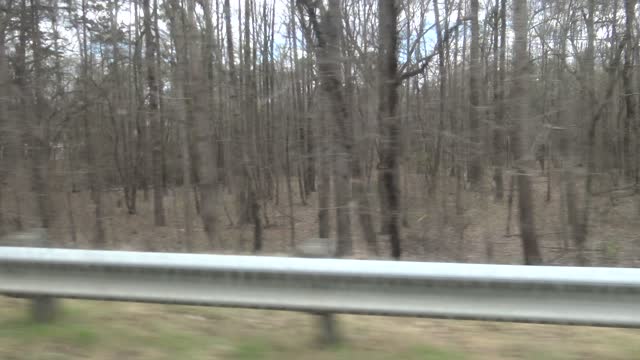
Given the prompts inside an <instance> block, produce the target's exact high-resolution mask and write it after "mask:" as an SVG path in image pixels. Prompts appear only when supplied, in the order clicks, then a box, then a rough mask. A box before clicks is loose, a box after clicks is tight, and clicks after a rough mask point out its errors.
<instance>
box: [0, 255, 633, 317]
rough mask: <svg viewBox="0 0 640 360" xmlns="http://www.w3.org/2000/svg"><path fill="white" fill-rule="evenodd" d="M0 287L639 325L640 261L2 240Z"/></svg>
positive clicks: (85, 295) (120, 297) (83, 295)
mask: <svg viewBox="0 0 640 360" xmlns="http://www.w3.org/2000/svg"><path fill="white" fill-rule="evenodd" d="M0 294H7V295H20V296H30V297H37V296H53V297H60V298H78V299H99V300H115V301H137V302H151V303H166V304H188V305H209V306H228V307H239V308H265V309H281V310H290V311H308V312H320V313H350V314H371V315H393V316H416V317H433V318H452V319H474V320H491V321H510V322H534V323H554V324H575V325H592V326H612V327H640V269H628V268H595V267H592V268H576V267H554V266H518V265H483V264H454V263H428V262H404V261H403V262H398V261H377V260H342V259H309V258H287V257H267V256H231V255H202V254H176V253H145V252H127V251H93V250H70V249H51V248H46V249H45V248H20V247H2V248H0Z"/></svg>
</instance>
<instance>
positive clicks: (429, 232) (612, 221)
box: [2, 171, 640, 267]
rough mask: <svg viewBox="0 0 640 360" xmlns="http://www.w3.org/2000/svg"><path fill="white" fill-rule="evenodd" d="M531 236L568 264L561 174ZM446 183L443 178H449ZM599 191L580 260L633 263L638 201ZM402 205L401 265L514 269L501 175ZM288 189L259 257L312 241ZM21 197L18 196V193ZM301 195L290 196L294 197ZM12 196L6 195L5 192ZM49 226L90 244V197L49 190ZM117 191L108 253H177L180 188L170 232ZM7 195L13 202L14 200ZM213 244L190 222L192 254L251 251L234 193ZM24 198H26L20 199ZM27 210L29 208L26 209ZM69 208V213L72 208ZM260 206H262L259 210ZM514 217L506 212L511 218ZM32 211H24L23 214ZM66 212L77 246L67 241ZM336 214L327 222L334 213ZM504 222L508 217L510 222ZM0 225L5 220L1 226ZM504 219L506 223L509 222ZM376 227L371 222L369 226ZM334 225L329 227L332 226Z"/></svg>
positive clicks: (408, 197)
mask: <svg viewBox="0 0 640 360" xmlns="http://www.w3.org/2000/svg"><path fill="white" fill-rule="evenodd" d="M531 173H532V174H533V176H532V183H533V190H534V196H533V200H534V208H535V212H534V213H535V222H536V230H537V234H538V238H539V242H540V247H541V251H542V255H543V259H544V263H545V264H546V265H572V264H575V259H576V256H577V254H576V251H575V247H574V246H573V241H572V235H571V229H570V227H569V226H568V225H567V220H566V218H567V215H566V211H565V210H564V209H565V208H566V200H565V196H564V193H565V191H563V190H562V189H563V185H562V182H561V181H560V173H552V181H551V187H550V190H551V191H550V197H549V200H548V201H547V178H546V177H545V176H542V174H541V173H539V172H536V171H532V172H531ZM449 180H450V181H449ZM485 183H486V184H490V183H491V181H490V179H487V180H486V181H485ZM576 183H577V186H576V187H577V193H578V201H577V205H578V208H581V207H582V204H583V202H582V199H581V196H580V195H581V193H582V189H583V188H584V181H583V178H581V177H579V176H576ZM601 188H602V189H605V190H604V191H601V190H599V189H596V192H600V194H598V195H596V196H594V197H592V201H591V212H590V217H589V228H588V236H587V243H586V246H585V248H586V255H587V257H588V259H589V260H590V265H593V266H627V267H637V266H640V195H638V194H634V193H633V189H631V190H629V188H628V187H627V188H626V189H627V190H619V191H611V190H610V189H611V188H612V186H611V185H610V184H604V185H603V186H601ZM403 189H406V191H404V195H403V204H404V206H405V209H404V210H405V211H404V214H405V215H404V218H405V220H406V221H404V223H405V225H406V226H403V228H402V230H401V231H402V238H403V241H402V248H403V260H420V261H425V260H426V261H445V262H448V261H454V262H476V263H501V264H521V263H522V258H523V256H522V253H521V244H520V236H519V229H518V213H517V196H515V195H514V201H513V205H512V210H511V211H509V205H508V200H507V199H508V194H509V177H508V176H505V197H504V199H503V200H502V201H500V202H496V201H494V199H493V189H490V188H488V185H487V186H486V187H485V188H484V189H483V190H481V191H468V190H465V191H462V192H461V194H462V196H461V197H460V199H461V200H460V202H459V204H460V206H459V208H460V209H462V211H459V212H457V211H456V205H455V203H456V196H455V180H454V179H453V178H451V179H446V180H445V181H443V184H441V185H440V188H439V190H438V191H436V194H435V195H432V196H429V195H428V194H427V193H426V190H425V189H426V186H425V185H424V181H423V178H422V177H421V176H420V175H413V176H411V177H406V178H405V179H404V180H403ZM285 191H286V187H285V186H284V185H283V186H281V191H280V201H279V203H275V202H274V201H269V202H266V203H263V204H262V205H263V206H262V209H263V212H262V213H263V215H266V216H264V219H263V224H265V227H264V235H263V236H264V241H263V243H264V248H263V251H262V252H261V254H263V255H287V254H291V253H292V244H294V243H300V242H301V241H304V240H305V239H308V238H312V237H317V234H318V230H317V228H318V220H317V211H318V207H317V206H316V204H317V199H316V194H315V193H311V195H310V196H309V197H308V198H307V199H306V203H304V204H303V202H302V201H301V200H300V198H299V197H298V196H295V197H294V205H293V218H294V222H295V238H294V239H293V241H292V239H291V237H290V233H291V232H290V216H289V208H288V204H287V202H286V193H285ZM3 192H5V194H4V195H3V198H4V199H6V200H3V205H2V207H3V213H4V214H5V215H4V217H5V219H11V218H12V216H13V217H15V215H16V212H17V211H16V209H17V208H18V204H19V205H20V211H19V213H20V216H21V218H22V222H23V226H24V228H29V227H30V226H36V225H37V218H36V217H35V216H33V215H32V214H35V213H36V212H35V211H34V209H33V203H34V202H33V201H32V199H26V198H25V196H24V195H22V197H20V196H19V195H18V194H19V192H13V194H11V192H12V189H7V190H5V191H3ZM22 193H23V194H24V192H22ZM370 193H371V196H370V197H371V199H370V202H371V204H375V206H374V209H372V214H373V217H374V220H375V219H377V218H379V216H378V215H379V213H377V212H378V210H377V197H376V196H375V186H371V191H370ZM297 194H298V192H297V191H296V194H295V195H297ZM12 195H13V196H12ZM53 196H54V203H55V208H56V211H54V219H53V222H52V223H53V225H52V227H51V230H50V237H51V239H52V241H53V243H54V244H55V245H57V246H64V247H78V248H89V247H91V245H90V240H91V239H92V237H93V234H94V222H95V221H94V217H93V216H94V215H93V214H94V207H93V204H92V202H91V200H90V197H89V194H88V192H80V193H72V194H71V195H70V196H69V198H70V199H71V203H72V204H73V206H71V207H70V206H68V204H69V198H67V197H66V196H65V194H63V193H55V194H54V195H53ZM121 196H122V195H121V192H120V191H109V192H105V195H104V197H103V198H104V199H103V201H104V204H105V206H104V224H105V228H106V239H107V244H106V248H108V249H122V250H151V251H184V249H185V245H184V243H185V221H184V205H183V195H182V190H181V189H180V188H178V189H169V190H168V191H167V194H166V196H165V201H164V204H165V213H166V218H167V226H164V227H156V226H154V225H153V217H152V211H151V210H152V209H151V206H152V202H151V201H145V200H143V198H142V196H140V198H139V201H138V212H137V214H135V215H129V214H127V211H126V209H125V207H124V206H122V205H121ZM12 197H14V199H12ZM220 198H221V201H220V206H218V219H219V220H218V223H217V224H216V234H217V238H216V243H215V244H214V246H212V245H211V244H209V243H208V242H207V240H206V238H205V235H204V231H203V228H202V226H201V223H200V221H199V220H198V218H197V215H195V210H194V216H193V217H194V218H193V222H192V227H193V229H194V230H193V239H192V243H193V244H194V249H193V251H194V252H205V253H209V252H216V253H236V254H248V253H250V252H251V249H252V241H253V240H252V239H253V226H252V225H251V224H245V225H242V226H239V225H238V224H235V223H234V222H235V218H236V216H235V214H236V210H235V209H234V206H233V204H234V199H233V197H232V195H231V194H228V193H225V194H223V195H222V196H220ZM27 200H29V201H27ZM30 206H31V208H29V207H30ZM69 209H71V212H69ZM265 209H266V210H265ZM510 212H511V215H509V213H510ZM30 214H31V215H30ZM70 214H71V215H72V217H73V222H74V223H75V229H76V234H77V236H76V237H77V241H76V242H75V243H73V242H72V241H71V236H70V233H71V228H72V226H71V225H70V223H71V221H70V220H69V219H70V217H69V215H70ZM352 214H353V215H352V217H351V222H352V229H353V231H352V233H353V237H354V255H353V257H354V258H373V257H375V256H373V255H371V254H367V252H366V242H365V241H364V239H363V238H362V236H361V233H362V232H361V229H360V226H359V223H358V218H357V216H356V214H355V210H354V211H353V212H352ZM332 217H333V216H332ZM509 220H510V221H509ZM5 221H6V220H5ZM508 223H509V225H508ZM378 227H379V225H378V224H376V228H378ZM332 229H334V231H335V227H334V226H333V224H332ZM377 240H378V244H379V248H380V255H379V256H377V257H378V258H387V257H388V254H389V253H390V252H389V245H388V242H387V241H386V238H385V236H384V235H379V236H378V239H377Z"/></svg>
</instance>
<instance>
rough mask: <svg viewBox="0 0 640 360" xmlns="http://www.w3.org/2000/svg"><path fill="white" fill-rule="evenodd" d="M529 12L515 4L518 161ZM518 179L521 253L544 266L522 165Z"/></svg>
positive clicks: (522, 1)
mask: <svg viewBox="0 0 640 360" xmlns="http://www.w3.org/2000/svg"><path fill="white" fill-rule="evenodd" d="M528 29H529V28H528V11H527V1H526V0H514V2H513V32H514V35H515V39H514V45H513V69H514V84H513V89H512V94H511V97H512V101H513V103H514V110H515V111H514V113H515V114H516V115H517V118H516V120H515V126H514V129H513V134H512V138H513V140H512V143H513V152H514V158H515V159H516V160H517V161H519V160H521V159H522V157H523V155H524V153H525V148H526V146H525V143H526V142H525V141H524V139H525V136H527V135H528V134H527V133H526V132H525V129H526V127H525V126H523V124H524V123H525V122H526V121H529V104H528V102H529V98H528V95H529V92H528V87H529V85H528V82H529V78H528V77H529V56H528V53H527V31H528ZM516 171H517V174H516V176H517V177H518V181H517V182H518V212H519V220H520V233H521V237H522V251H523V254H524V262H525V264H526V265H540V264H542V255H541V254H540V248H539V245H538V238H537V235H536V229H535V212H534V204H533V198H532V195H531V191H532V188H531V180H530V178H529V176H528V174H527V173H526V171H525V170H524V168H523V167H522V166H521V165H517V168H516Z"/></svg>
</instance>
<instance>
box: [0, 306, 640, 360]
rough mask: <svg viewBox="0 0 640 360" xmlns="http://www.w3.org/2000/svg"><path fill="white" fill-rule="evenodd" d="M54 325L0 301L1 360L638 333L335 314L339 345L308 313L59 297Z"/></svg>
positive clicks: (354, 355) (388, 354)
mask: <svg viewBox="0 0 640 360" xmlns="http://www.w3.org/2000/svg"><path fill="white" fill-rule="evenodd" d="M63 309H64V311H63V312H62V315H61V316H60V317H59V318H58V319H57V320H56V322H55V323H54V324H50V325H39V324H34V323H32V322H30V321H29V320H28V317H27V308H26V302H25V301H22V300H17V299H4V298H0V358H2V359H16V360H17V359H25V360H37V359H95V360H98V359H100V360H107V359H194V360H195V359H247V360H248V359H279V360H286V359H301V358H304V359H317V360H322V359H365V358H366V359H440V360H449V359H478V360H484V359H486V360H489V359H637V358H640V355H638V354H640V331H638V330H621V329H605V328H586V327H563V326H550V325H528V324H508V323H489V322H476V321H452V320H429V319H413V318H388V317H367V316H342V317H340V318H339V320H340V331H341V333H342V334H343V336H344V341H343V343H342V345H340V346H337V347H335V348H330V349H322V348H320V347H319V346H317V345H316V343H315V339H316V338H315V337H316V333H315V330H314V321H315V319H314V318H313V317H312V316H311V315H306V314H300V313H289V312H278V311H266V310H241V309H237V310H236V309H220V308H198V307H187V306H169V305H166V306H165V305H145V304H135V303H108V302H90V301H65V302H64V303H63Z"/></svg>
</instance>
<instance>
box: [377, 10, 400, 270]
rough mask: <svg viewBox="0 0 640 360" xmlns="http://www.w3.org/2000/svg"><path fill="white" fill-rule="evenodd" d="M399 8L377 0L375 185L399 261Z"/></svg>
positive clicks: (390, 239) (395, 255)
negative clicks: (376, 147) (397, 112)
mask: <svg viewBox="0 0 640 360" xmlns="http://www.w3.org/2000/svg"><path fill="white" fill-rule="evenodd" d="M397 24H398V7H397V4H396V1H395V0H391V1H390V0H379V1H378V27H379V34H378V36H379V40H378V41H379V46H380V48H379V54H378V72H379V73H378V76H379V80H378V128H379V132H380V150H379V157H380V159H379V165H378V182H379V183H380V184H381V188H382V189H383V191H381V194H380V197H381V198H383V199H384V200H383V201H381V212H382V222H383V224H385V226H384V227H385V229H386V230H387V231H388V233H389V242H390V244H391V256H392V257H393V258H394V259H400V256H401V255H402V250H401V245H400V227H399V221H398V220H399V216H400V182H399V162H398V159H399V155H400V154H399V153H400V127H399V120H398V119H397V117H396V108H397V105H398V85H399V79H398V59H397V52H398V29H397Z"/></svg>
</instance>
